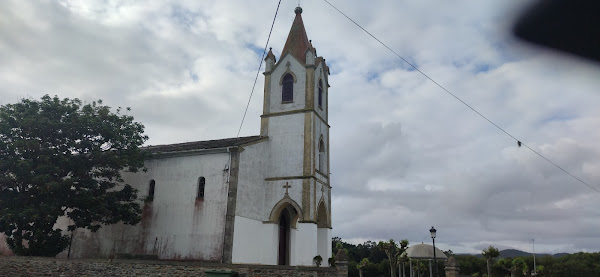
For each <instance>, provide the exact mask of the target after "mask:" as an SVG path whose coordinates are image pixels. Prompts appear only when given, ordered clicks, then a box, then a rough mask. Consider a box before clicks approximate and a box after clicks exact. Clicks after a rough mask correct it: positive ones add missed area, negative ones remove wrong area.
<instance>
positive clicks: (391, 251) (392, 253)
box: [377, 239, 408, 277]
mask: <svg viewBox="0 0 600 277" xmlns="http://www.w3.org/2000/svg"><path fill="white" fill-rule="evenodd" d="M377 246H378V247H379V248H380V249H381V250H383V251H384V252H385V254H386V255H387V256H388V260H389V263H390V276H391V277H395V276H396V269H397V268H398V256H400V255H401V254H402V253H404V251H406V249H407V248H408V240H405V239H404V240H402V241H400V245H398V243H396V242H395V241H394V240H393V239H391V240H389V241H380V242H379V244H378V245H377Z"/></svg>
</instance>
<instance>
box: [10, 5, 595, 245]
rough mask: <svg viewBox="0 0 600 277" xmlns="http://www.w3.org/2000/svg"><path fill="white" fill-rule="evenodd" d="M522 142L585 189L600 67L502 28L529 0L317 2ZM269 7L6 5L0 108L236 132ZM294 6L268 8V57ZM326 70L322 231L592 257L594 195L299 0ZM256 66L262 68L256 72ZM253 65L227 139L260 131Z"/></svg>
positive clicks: (164, 128) (201, 134)
mask: <svg viewBox="0 0 600 277" xmlns="http://www.w3.org/2000/svg"><path fill="white" fill-rule="evenodd" d="M330 2H332V3H333V4H334V5H336V6H337V7H338V8H339V9H341V10H343V11H344V12H346V13H347V14H348V15H349V16H350V17H352V18H353V19H354V20H355V21H357V22H358V23H360V24H361V25H362V26H363V27H364V28H366V29H367V30H369V31H370V32H371V33H372V34H374V35H375V36H377V37H378V38H379V39H381V40H382V41H384V42H385V43H387V44H388V46H389V47H390V48H392V49H394V51H396V52H397V53H399V54H400V55H402V56H404V57H405V58H406V59H407V60H409V61H411V62H412V63H414V64H416V65H417V66H418V67H419V68H420V69H421V70H422V71H424V72H426V73H427V74H428V75H429V76H431V77H432V78H433V79H435V80H436V81H437V82H439V83H440V84H442V85H443V86H445V87H446V88H447V89H448V90H450V91H452V92H453V93H454V94H456V95H457V96H458V97H460V98H461V99H463V100H464V101H466V102H468V103H469V104H471V105H472V106H473V107H474V108H475V109H477V110H478V111H480V112H481V113H483V114H484V115H486V116H487V117H488V118H490V119H491V120H492V121H494V122H495V123H497V124H498V125H500V126H501V127H502V128H504V129H505V130H507V131H508V132H509V133H511V134H512V135H514V136H515V137H517V138H518V139H519V140H521V141H522V142H523V143H525V144H526V145H528V146H529V147H531V148H532V149H534V150H535V151H537V152H539V153H541V154H542V155H544V156H546V157H547V158H549V159H551V160H552V161H554V162H555V163H557V164H559V165H561V166H562V167H563V168H565V169H566V170H568V171H569V172H571V173H572V174H574V175H576V176H578V177H579V178H581V179H582V180H584V181H586V182H587V183H589V184H591V185H592V186H594V187H595V188H596V189H599V190H600V109H598V105H599V104H600V78H599V76H600V64H593V63H590V62H586V61H584V60H581V59H579V58H573V57H570V56H562V55H557V54H556V53H554V52H551V51H547V50H543V49H538V48H532V47H530V46H528V45H524V44H521V43H520V42H518V41H516V40H515V39H514V38H513V37H512V36H511V35H510V27H511V24H512V22H513V20H514V17H515V16H516V15H517V14H518V13H519V11H521V9H522V8H523V7H524V5H526V4H527V2H528V1H523V0H505V1H476V0H470V1H469V0H464V1H461V0H457V1H433V0H431V1H422V0H419V1H416V0H414V1H398V0H378V1H357V0H346V1H343V0H330ZM277 3H278V1H277V0H269V1H266V0H253V1H249V0H223V1H196V0H189V1H184V0H181V1H130V0H98V1H92V0H85V1H84V0H81V1H76V0H59V1H44V0H41V1H20V0H14V1H12V0H8V1H3V4H2V9H0V83H1V84H2V86H1V87H0V104H7V103H14V102H17V101H18V100H19V99H21V98H23V97H30V98H39V97H41V96H42V95H44V94H51V95H55V94H56V95H58V96H60V97H69V98H75V97H77V98H80V99H82V100H85V101H92V100H97V99H103V100H104V102H105V104H107V105H109V106H113V107H117V106H122V107H131V108H132V111H131V112H130V114H131V115H133V116H134V117H135V118H136V120H138V121H140V122H142V123H143V124H144V125H145V126H146V133H147V135H148V136H150V140H149V141H148V144H164V143H176V142H184V141H195V140H208V139H219V138H227V137H235V136H236V134H237V131H238V128H239V124H240V121H241V119H242V115H243V113H244V109H245V106H246V103H247V101H248V97H249V95H250V91H251V89H252V84H253V82H254V77H255V75H256V70H257V68H258V64H259V61H260V58H261V55H262V49H263V47H264V45H265V42H266V39H267V35H268V33H269V28H270V26H271V22H272V19H273V15H274V13H275V10H276V7H277ZM297 5H298V2H297V1H296V0H283V1H282V3H281V7H280V10H279V14H278V17H277V20H276V22H275V26H274V29H273V34H272V36H271V41H270V43H269V46H271V47H273V51H274V53H275V54H276V56H277V57H279V55H280V51H281V50H282V48H283V44H284V42H285V39H286V37H287V33H288V32H289V28H290V26H291V24H292V20H293V17H294V13H293V9H294V7H295V6H297ZM301 5H302V7H303V9H304V13H303V14H302V16H303V19H304V23H305V27H306V31H307V33H308V36H309V39H312V41H313V45H314V46H315V47H316V48H317V50H318V54H319V55H321V56H323V57H325V58H326V59H327V63H328V64H329V65H330V68H331V76H330V77H329V81H330V84H331V88H330V90H329V91H330V95H329V101H330V102H329V103H330V105H329V108H330V111H329V115H330V120H329V123H330V125H331V126H332V127H331V142H330V143H331V147H332V148H331V159H332V161H331V165H332V170H331V171H332V175H331V176H332V185H333V188H334V190H333V193H334V194H333V200H332V201H333V226H334V229H333V234H334V235H335V236H339V237H342V238H343V239H344V240H347V241H350V242H354V243H358V242H362V241H365V240H367V239H370V240H380V239H389V238H394V239H397V240H398V239H408V240H409V241H410V242H411V243H412V244H414V243H421V242H425V243H428V242H430V241H431V239H430V237H429V232H428V230H429V228H430V227H431V226H432V225H434V226H435V227H436V228H437V229H438V239H437V243H436V245H437V244H439V246H440V248H442V249H444V250H446V249H451V250H453V251H454V252H480V251H481V249H483V248H485V247H487V246H488V245H490V244H491V245H494V246H496V247H498V248H500V249H504V248H517V249H520V250H524V251H531V239H532V238H534V239H535V242H536V245H535V246H536V251H537V252H549V253H557V252H575V251H600V231H599V230H600V201H599V200H600V193H598V192H597V191H595V190H593V189H591V188H589V187H586V186H585V185H583V184H581V183H579V182H578V181H577V180H574V179H573V178H571V177H570V176H568V175H566V174H565V173H564V172H562V171H560V170H558V169H557V168H556V167H554V166H552V165H551V164H549V163H548V162H547V161H545V160H543V159H541V158H540V157H538V156H536V155H535V154H534V153H532V152H531V151H530V150H528V149H527V148H524V147H521V148H519V147H517V143H516V141H515V140H513V139H512V138H510V137H508V136H507V135H505V134H504V133H502V132H501V131H499V130H498V129H496V128H495V127H494V126H492V125H491V124H490V123H488V122H487V121H485V120H484V119H482V118H481V117H479V116H478V115H477V114H475V113H474V112H473V111H471V110H470V109H468V108H467V107H466V106H464V105H463V104H462V103H460V102H458V101H457V100H456V99H454V98H453V97H451V96H450V95H448V94H447V93H446V92H444V91H443V90H441V89H440V88H438V87H437V86H436V85H435V84H433V83H432V82H431V81H429V80H427V79H426V78H424V77H423V76H422V75H420V74H419V73H418V72H416V71H414V70H411V69H410V67H409V66H408V65H407V64H405V63H403V62H402V61H401V60H400V59H399V58H397V57H396V56H394V55H393V54H392V53H390V52H389V51H388V50H386V49H385V48H384V47H383V46H381V45H380V44H378V42H376V41H375V40H373V39H372V38H370V37H369V36H368V35H367V34H365V33H364V32H363V31H361V30H360V29H358V28H357V27H356V26H355V25H353V24H352V23H351V22H349V21H348V20H347V19H345V18H344V17H342V16H341V15H340V14H338V13H337V12H336V11H335V10H334V9H333V8H331V7H330V6H329V5H327V3H325V2H324V1H322V0H302V1H301ZM261 72H262V70H261ZM262 88H263V78H262V74H261V75H259V79H258V83H257V85H256V90H255V92H254V96H253V97H252V100H251V102H250V107H249V110H248V115H247V117H246V121H245V123H244V125H243V128H242V131H241V135H242V136H246V135H257V134H258V133H259V125H260V120H259V116H260V114H261V112H262V92H263V91H262Z"/></svg>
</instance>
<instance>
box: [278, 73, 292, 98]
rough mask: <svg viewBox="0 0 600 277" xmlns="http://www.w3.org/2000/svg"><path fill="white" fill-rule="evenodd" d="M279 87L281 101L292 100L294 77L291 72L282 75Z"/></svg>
mask: <svg viewBox="0 0 600 277" xmlns="http://www.w3.org/2000/svg"><path fill="white" fill-rule="evenodd" d="M282 85H283V86H282V88H281V102H293V101H294V77H292V74H289V73H288V74H286V75H285V77H283V84H282Z"/></svg>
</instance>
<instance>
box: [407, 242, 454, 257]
mask: <svg viewBox="0 0 600 277" xmlns="http://www.w3.org/2000/svg"><path fill="white" fill-rule="evenodd" d="M406 255H407V256H408V257H409V258H412V259H423V260H429V259H433V246H432V245H431V244H424V243H421V244H417V245H413V246H411V247H409V248H408V249H406ZM435 257H436V258H437V259H440V260H446V259H448V257H446V254H444V252H442V250H440V249H438V248H437V247H436V248H435Z"/></svg>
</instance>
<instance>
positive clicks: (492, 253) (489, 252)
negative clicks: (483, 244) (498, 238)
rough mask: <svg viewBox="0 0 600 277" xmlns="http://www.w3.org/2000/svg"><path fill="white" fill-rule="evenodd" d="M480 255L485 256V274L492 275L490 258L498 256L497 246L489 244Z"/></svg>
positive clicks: (489, 276)
mask: <svg viewBox="0 0 600 277" xmlns="http://www.w3.org/2000/svg"><path fill="white" fill-rule="evenodd" d="M481 255H483V256H484V257H485V259H486V262H487V276H488V277H492V260H493V259H494V258H496V257H498V256H500V251H498V248H496V247H493V246H491V245H490V247H488V248H487V249H484V250H483V251H482V252H481Z"/></svg>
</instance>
